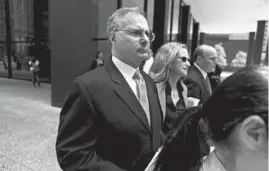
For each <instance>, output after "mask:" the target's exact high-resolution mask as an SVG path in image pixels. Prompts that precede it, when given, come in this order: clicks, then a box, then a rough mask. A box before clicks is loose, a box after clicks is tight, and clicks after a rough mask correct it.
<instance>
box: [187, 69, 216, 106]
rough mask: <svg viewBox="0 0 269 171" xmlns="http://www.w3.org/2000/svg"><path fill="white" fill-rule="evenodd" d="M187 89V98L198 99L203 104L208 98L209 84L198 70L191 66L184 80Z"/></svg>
mask: <svg viewBox="0 0 269 171" xmlns="http://www.w3.org/2000/svg"><path fill="white" fill-rule="evenodd" d="M184 83H185V84H186V86H187V87H188V97H194V98H197V99H200V102H201V103H202V104H203V103H204V102H205V101H206V100H207V99H208V98H209V97H210V95H211V94H210V87H209V84H208V83H207V82H206V80H205V79H204V77H203V75H202V73H201V72H200V71H199V69H198V68H197V67H196V66H194V65H192V66H191V67H190V68H189V70H188V76H187V77H186V79H185V80H184Z"/></svg>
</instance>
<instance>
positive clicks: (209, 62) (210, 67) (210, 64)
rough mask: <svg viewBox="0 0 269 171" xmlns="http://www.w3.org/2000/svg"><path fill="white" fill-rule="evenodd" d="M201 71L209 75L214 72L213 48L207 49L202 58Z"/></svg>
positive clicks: (215, 59) (214, 58) (215, 54)
mask: <svg viewBox="0 0 269 171" xmlns="http://www.w3.org/2000/svg"><path fill="white" fill-rule="evenodd" d="M201 60H202V63H203V69H204V70H205V72H207V73H210V72H214V71H215V67H216V63H217V52H216V50H215V49H214V48H212V49H211V48H210V49H207V50H206V51H205V53H204V56H203V57H202V59H201Z"/></svg>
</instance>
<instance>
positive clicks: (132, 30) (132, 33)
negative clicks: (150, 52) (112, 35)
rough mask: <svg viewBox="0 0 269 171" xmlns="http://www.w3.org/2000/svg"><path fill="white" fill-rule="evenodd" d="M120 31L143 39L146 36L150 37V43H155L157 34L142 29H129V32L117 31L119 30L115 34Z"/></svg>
mask: <svg viewBox="0 0 269 171" xmlns="http://www.w3.org/2000/svg"><path fill="white" fill-rule="evenodd" d="M118 31H123V32H127V33H129V35H131V36H133V37H142V36H143V35H144V34H145V35H146V36H147V37H148V39H149V41H150V42H153V41H154V40H155V37H156V35H155V33H153V32H152V31H145V30H142V29H129V30H123V29H122V30H120V29H117V30H115V32H118ZM135 32H140V33H135Z"/></svg>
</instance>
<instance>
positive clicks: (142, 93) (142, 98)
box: [133, 70, 150, 125]
mask: <svg viewBox="0 0 269 171" xmlns="http://www.w3.org/2000/svg"><path fill="white" fill-rule="evenodd" d="M133 79H134V80H135V83H136V92H137V99H138V100H139V102H140V104H141V106H142V107H143V109H144V111H145V113H146V116H147V119H148V123H149V125H150V111H149V102H148V95H147V87H146V83H145V81H144V79H143V77H142V75H141V73H140V71H139V70H136V72H135V74H134V76H133Z"/></svg>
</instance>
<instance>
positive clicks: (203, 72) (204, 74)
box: [194, 63, 207, 79]
mask: <svg viewBox="0 0 269 171" xmlns="http://www.w3.org/2000/svg"><path fill="white" fill-rule="evenodd" d="M194 66H195V67H196V68H197V69H198V70H199V71H200V72H201V74H202V75H203V77H204V79H206V77H207V73H206V72H205V71H204V70H202V69H201V68H200V67H199V66H198V65H197V64H196V63H194Z"/></svg>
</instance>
